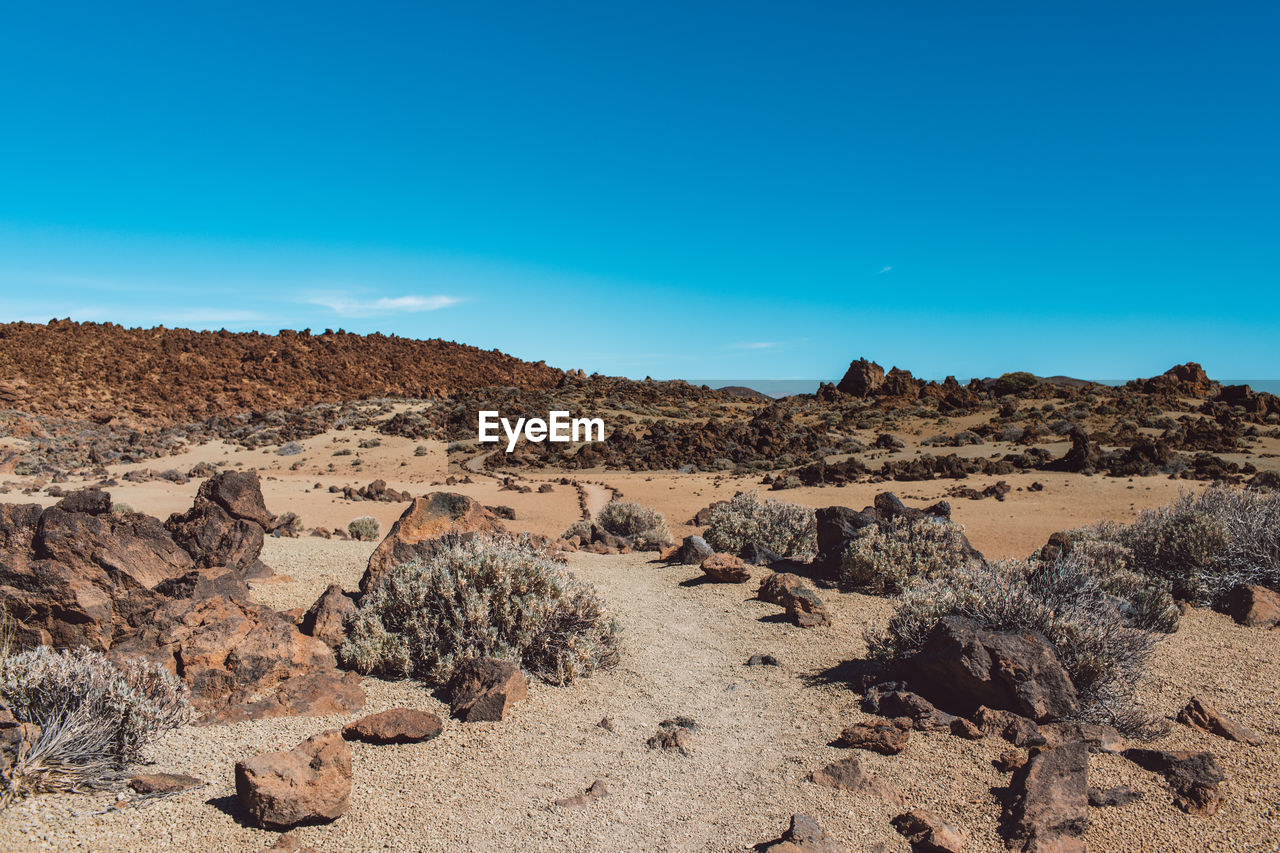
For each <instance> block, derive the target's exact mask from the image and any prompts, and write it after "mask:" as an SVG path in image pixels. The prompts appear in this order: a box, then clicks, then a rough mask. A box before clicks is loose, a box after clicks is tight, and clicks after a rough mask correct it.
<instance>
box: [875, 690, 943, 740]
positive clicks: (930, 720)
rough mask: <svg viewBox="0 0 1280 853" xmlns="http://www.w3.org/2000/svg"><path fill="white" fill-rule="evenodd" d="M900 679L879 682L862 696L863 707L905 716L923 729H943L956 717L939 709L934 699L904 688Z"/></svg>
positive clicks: (892, 716)
mask: <svg viewBox="0 0 1280 853" xmlns="http://www.w3.org/2000/svg"><path fill="white" fill-rule="evenodd" d="M901 687H902V683H901V682H888V683H885V684H877V685H875V686H874V687H871V688H870V689H868V690H867V692H866V695H864V696H863V699H862V710H864V711H866V712H867V713H868V714H879V715H880V716H882V717H888V718H889V719H892V720H898V719H904V718H905V719H906V720H908V722H909V723H910V725H911V726H912V727H914V728H917V729H920V730H921V731H944V730H946V729H948V728H950V726H951V723H952V721H953V720H955V719H956V718H955V717H954V716H952V715H951V714H948V713H946V712H945V711H939V710H938V709H937V708H936V707H935V706H934V704H933V703H932V702H930V701H929V700H928V699H926V698H924V697H923V696H921V695H919V694H918V693H912V692H911V691H909V690H903V689H901Z"/></svg>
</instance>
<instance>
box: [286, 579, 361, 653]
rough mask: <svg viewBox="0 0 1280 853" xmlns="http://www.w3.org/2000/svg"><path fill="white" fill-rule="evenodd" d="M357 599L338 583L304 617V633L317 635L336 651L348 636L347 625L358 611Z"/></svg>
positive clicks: (317, 600) (311, 635) (318, 599)
mask: <svg viewBox="0 0 1280 853" xmlns="http://www.w3.org/2000/svg"><path fill="white" fill-rule="evenodd" d="M358 612H359V611H358V609H357V608H356V602H355V599H354V598H353V597H352V596H351V595H349V594H347V593H346V592H344V591H343V589H342V587H340V586H338V585H337V584H336V583H332V584H329V586H328V588H327V589H325V591H324V592H323V593H321V595H320V597H319V598H317V599H316V603H315V604H313V605H311V608H310V609H309V610H308V611H307V612H306V614H305V615H303V617H302V624H301V626H300V627H301V628H302V633H304V634H306V635H308V636H310V637H315V638H316V639H317V640H320V641H321V642H322V643H324V644H325V645H326V646H328V647H329V648H331V649H333V650H334V651H335V652H336V651H337V650H338V647H339V646H341V645H342V643H343V641H344V640H346V638H347V627H348V626H349V625H350V624H351V622H352V621H353V620H354V619H355V618H356V614H357V613H358Z"/></svg>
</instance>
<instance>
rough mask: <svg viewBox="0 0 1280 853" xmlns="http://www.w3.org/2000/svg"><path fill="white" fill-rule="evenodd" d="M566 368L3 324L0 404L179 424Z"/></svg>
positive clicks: (353, 344) (156, 332) (368, 344)
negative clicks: (236, 413)
mask: <svg viewBox="0 0 1280 853" xmlns="http://www.w3.org/2000/svg"><path fill="white" fill-rule="evenodd" d="M563 375H564V373H563V371H560V370H557V369H555V368H552V367H548V366H547V365H546V364H545V363H543V362H541V361H539V362H535V363H529V362H526V361H521V360H520V359H518V358H515V357H513V356H509V355H506V354H504V353H501V352H498V351H497V350H481V349H477V348H476V347H471V346H466V345H464V344H457V343H453V342H451V341H443V340H426V341H420V340H412V339H408V338H400V337H394V336H392V337H388V336H386V335H382V334H373V335H356V334H351V333H348V332H342V331H338V332H330V331H327V330H326V332H325V333H324V334H322V335H313V334H311V333H310V332H307V331H303V332H293V331H282V332H281V333H280V334H278V335H265V334H260V333H257V332H248V333H235V332H226V331H220V332H193V331H190V330H188V329H166V328H164V327H160V328H155V329H126V328H124V327H123V326H119V325H116V324H114V323H76V322H72V321H70V320H54V321H51V322H50V323H49V324H48V325H42V324H38V323H7V324H0V408H16V409H21V410H23V411H28V412H36V413H41V414H57V415H63V416H67V417H80V418H85V417H87V418H92V419H94V420H97V421H99V422H101V423H106V422H107V421H109V420H111V419H112V418H118V419H120V420H123V421H148V422H167V423H184V422H189V421H194V420H199V419H202V418H205V417H208V416H210V415H213V414H228V413H232V412H239V411H250V410H257V411H265V410H275V409H285V408H291V407H296V406H305V405H310V404H314V403H320V402H340V401H346V400H359V399H364V398H368V397H384V396H392V397H432V396H437V395H446V394H452V393H455V392H457V391H460V390H471V389H475V388H481V387H485V386H489V385H514V386H518V387H522V388H546V387H551V386H554V385H555V384H556V383H558V382H559V381H560V379H561V377H562V376H563Z"/></svg>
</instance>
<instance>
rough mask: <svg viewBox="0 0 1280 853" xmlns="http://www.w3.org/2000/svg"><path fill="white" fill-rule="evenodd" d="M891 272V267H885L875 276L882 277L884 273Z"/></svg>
mask: <svg viewBox="0 0 1280 853" xmlns="http://www.w3.org/2000/svg"><path fill="white" fill-rule="evenodd" d="M892 270H893V267H885V268H883V269H882V270H880V272H878V273H876V275H884V274H885V273H887V272H891V271H892Z"/></svg>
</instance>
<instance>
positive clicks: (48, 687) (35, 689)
mask: <svg viewBox="0 0 1280 853" xmlns="http://www.w3.org/2000/svg"><path fill="white" fill-rule="evenodd" d="M0 699H3V700H4V702H5V703H6V704H7V705H8V706H9V709H10V711H11V712H12V713H13V715H14V717H15V718H16V719H18V720H19V721H21V722H24V723H32V724H34V725H36V726H39V727H40V729H39V734H38V735H37V736H36V737H35V738H33V739H30V740H26V741H24V742H23V743H22V744H21V746H20V747H19V750H18V754H17V756H16V761H15V763H14V767H13V768H11V770H10V773H9V778H8V779H7V780H4V781H3V782H0V805H3V804H7V803H9V802H12V801H13V800H15V799H18V798H21V797H25V796H28V795H31V794H35V793H40V792H45V791H77V790H85V789H91V788H96V787H102V786H106V785H110V784H113V783H116V782H118V781H120V779H121V778H122V774H123V771H124V768H125V767H126V766H127V765H128V764H129V763H130V762H133V761H136V760H137V759H138V756H139V753H140V752H141V750H142V748H143V747H144V746H146V745H147V744H148V743H150V742H151V741H153V740H155V739H156V738H158V737H159V736H160V735H162V734H163V733H165V732H167V731H169V730H171V729H174V728H177V727H178V726H181V725H182V724H184V723H186V722H188V721H189V720H190V719H191V711H190V706H189V702H188V691H187V688H186V685H184V684H182V683H181V682H180V681H178V680H177V679H175V678H174V677H173V676H171V675H170V674H169V673H168V672H166V671H165V670H163V669H161V668H159V667H157V666H154V665H152V664H149V663H146V662H144V661H140V660H131V661H127V662H124V663H122V664H120V665H117V664H114V663H112V662H111V661H110V660H108V659H107V658H106V657H105V656H104V655H102V654H100V653H98V652H94V651H90V650H88V649H83V648H82V649H74V650H67V651H57V652H55V651H53V650H52V649H50V648H49V647H48V646H39V647H37V648H35V649H32V650H29V651H24V652H18V653H16V654H9V653H6V654H3V655H0ZM0 778H2V777H0Z"/></svg>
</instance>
